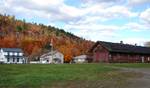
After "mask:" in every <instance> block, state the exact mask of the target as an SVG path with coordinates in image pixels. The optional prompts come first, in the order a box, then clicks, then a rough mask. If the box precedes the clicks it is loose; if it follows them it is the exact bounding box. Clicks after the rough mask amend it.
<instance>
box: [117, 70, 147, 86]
mask: <svg viewBox="0 0 150 88" xmlns="http://www.w3.org/2000/svg"><path fill="white" fill-rule="evenodd" d="M120 69H121V70H122V71H125V72H136V73H139V74H142V76H140V77H138V78H130V79H129V80H128V85H126V87H125V88H150V68H120Z"/></svg>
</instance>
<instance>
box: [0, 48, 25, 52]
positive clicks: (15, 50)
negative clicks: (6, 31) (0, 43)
mask: <svg viewBox="0 0 150 88" xmlns="http://www.w3.org/2000/svg"><path fill="white" fill-rule="evenodd" d="M0 49H2V50H3V51H5V52H23V51H22V49H21V48H0Z"/></svg>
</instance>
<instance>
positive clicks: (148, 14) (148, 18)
mask: <svg viewBox="0 0 150 88" xmlns="http://www.w3.org/2000/svg"><path fill="white" fill-rule="evenodd" d="M140 18H141V19H142V20H143V21H144V22H145V23H147V24H148V25H149V24H150V8H148V9H146V10H145V11H143V12H142V13H141V14H140Z"/></svg>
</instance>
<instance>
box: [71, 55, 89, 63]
mask: <svg viewBox="0 0 150 88" xmlns="http://www.w3.org/2000/svg"><path fill="white" fill-rule="evenodd" d="M87 58H88V57H87V55H80V56H76V57H73V60H72V62H73V63H86V62H87Z"/></svg>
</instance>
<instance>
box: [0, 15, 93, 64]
mask: <svg viewBox="0 0 150 88" xmlns="http://www.w3.org/2000/svg"><path fill="white" fill-rule="evenodd" d="M51 40H53V46H54V48H55V49H57V50H59V51H60V52H62V53H63V54H64V55H65V62H69V61H70V60H71V58H72V57H73V56H76V55H80V54H85V53H86V52H87V51H88V49H89V47H91V46H92V45H93V42H92V41H87V40H85V39H83V38H80V37H78V36H75V35H73V34H72V33H69V32H65V31H64V30H63V29H58V28H55V27H52V26H45V25H43V24H37V23H27V22H26V21H25V19H23V21H21V20H16V19H15V17H14V16H6V15H0V47H9V48H10V47H15V48H16V47H19V48H22V49H23V50H24V52H25V55H26V56H28V57H29V58H30V60H32V59H34V57H36V56H38V55H40V54H41V53H42V52H43V49H44V48H45V46H46V45H48V44H49V43H50V42H51Z"/></svg>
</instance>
